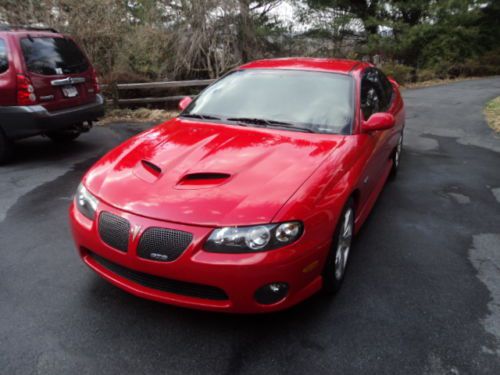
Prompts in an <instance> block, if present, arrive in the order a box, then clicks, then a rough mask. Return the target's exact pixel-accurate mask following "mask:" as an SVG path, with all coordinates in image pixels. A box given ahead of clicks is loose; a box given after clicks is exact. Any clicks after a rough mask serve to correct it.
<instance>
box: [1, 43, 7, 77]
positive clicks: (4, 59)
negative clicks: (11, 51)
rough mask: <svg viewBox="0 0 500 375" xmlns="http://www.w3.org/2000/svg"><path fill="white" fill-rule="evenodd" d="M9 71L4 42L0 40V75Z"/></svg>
mask: <svg viewBox="0 0 500 375" xmlns="http://www.w3.org/2000/svg"><path fill="white" fill-rule="evenodd" d="M7 69H9V60H8V59H7V46H6V45H5V40H3V39H0V74H1V73H3V72H6V71H7Z"/></svg>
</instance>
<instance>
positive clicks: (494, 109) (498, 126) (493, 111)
mask: <svg viewBox="0 0 500 375" xmlns="http://www.w3.org/2000/svg"><path fill="white" fill-rule="evenodd" d="M484 115H485V116H486V121H488V125H489V126H490V127H491V128H492V129H493V130H494V131H496V132H497V133H500V96H497V97H496V98H495V99H493V100H491V101H490V102H488V104H486V107H485V108H484Z"/></svg>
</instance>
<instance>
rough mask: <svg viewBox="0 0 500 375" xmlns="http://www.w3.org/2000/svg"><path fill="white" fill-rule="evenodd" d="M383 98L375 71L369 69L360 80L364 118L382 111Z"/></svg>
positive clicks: (366, 118)
mask: <svg viewBox="0 0 500 375" xmlns="http://www.w3.org/2000/svg"><path fill="white" fill-rule="evenodd" d="M383 100H384V97H383V93H382V91H381V86H380V82H379V78H378V74H377V71H375V70H372V69H370V70H368V71H367V72H366V73H365V75H364V76H363V79H362V80H361V110H362V112H363V117H364V119H365V120H368V119H369V118H370V116H371V115H373V114H374V113H377V112H381V111H383V108H384V103H383Z"/></svg>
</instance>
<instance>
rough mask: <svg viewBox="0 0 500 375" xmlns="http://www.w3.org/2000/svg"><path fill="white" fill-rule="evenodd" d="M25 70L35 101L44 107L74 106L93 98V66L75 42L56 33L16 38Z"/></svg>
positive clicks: (52, 108) (51, 109) (50, 109)
mask: <svg viewBox="0 0 500 375" xmlns="http://www.w3.org/2000/svg"><path fill="white" fill-rule="evenodd" d="M19 44H20V47H21V48H20V49H21V52H22V54H23V58H24V65H25V73H26V74H27V76H28V77H29V78H30V80H31V82H32V84H33V87H34V88H35V94H36V95H37V98H38V101H39V103H40V104H41V105H43V106H44V107H45V108H47V110H49V111H54V110H59V109H64V108H68V107H75V106H79V105H82V104H86V103H89V102H92V101H94V100H95V96H96V93H95V92H94V87H93V82H92V79H93V68H92V66H91V64H90V62H89V61H88V59H87V57H86V56H85V55H84V54H83V52H82V51H81V50H80V48H78V46H77V45H76V43H75V42H74V41H73V40H72V39H70V38H68V37H65V36H62V35H57V34H41V35H33V34H30V33H26V35H22V36H20V38H19Z"/></svg>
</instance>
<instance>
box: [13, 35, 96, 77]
mask: <svg viewBox="0 0 500 375" xmlns="http://www.w3.org/2000/svg"><path fill="white" fill-rule="evenodd" d="M21 48H22V50H23V54H24V60H25V61H26V67H27V68H28V70H29V71H30V72H32V73H38V74H43V75H58V74H73V73H82V72H84V71H86V70H87V69H88V68H89V63H88V61H87V59H86V58H85V56H84V55H83V53H82V51H80V49H79V48H78V46H77V45H76V44H75V42H73V41H72V40H70V39H66V38H47V37H43V38H30V37H28V38H23V39H22V40H21Z"/></svg>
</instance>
